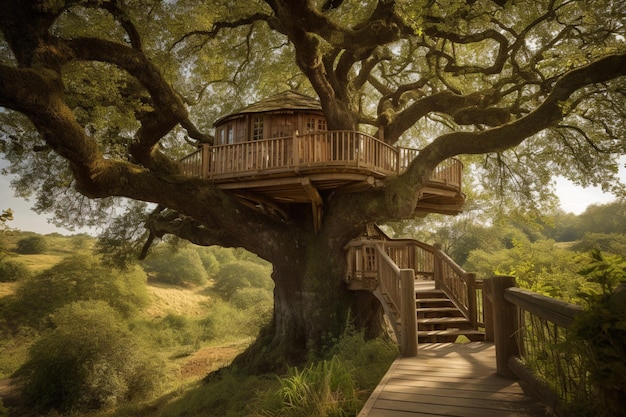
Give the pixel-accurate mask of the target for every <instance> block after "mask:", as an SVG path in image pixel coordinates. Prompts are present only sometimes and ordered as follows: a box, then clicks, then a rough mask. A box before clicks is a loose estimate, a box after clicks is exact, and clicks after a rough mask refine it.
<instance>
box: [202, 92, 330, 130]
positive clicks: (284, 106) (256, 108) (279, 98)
mask: <svg viewBox="0 0 626 417" xmlns="http://www.w3.org/2000/svg"><path fill="white" fill-rule="evenodd" d="M294 110H302V111H310V112H312V113H317V114H319V113H321V111H322V106H321V105H320V102H319V100H317V99H315V98H313V97H309V96H307V95H305V94H302V93H298V92H297V91H293V90H287V91H283V92H282V93H279V94H276V95H274V96H271V97H268V98H266V99H263V100H261V101H258V102H256V103H253V104H250V105H249V106H246V107H243V108H241V109H239V110H237V111H235V112H234V113H231V114H228V115H226V116H224V117H221V118H220V119H218V120H216V121H215V123H214V126H219V125H221V124H222V123H224V122H226V121H228V120H231V119H235V118H237V117H240V116H242V115H244V114H250V113H268V112H281V111H294Z"/></svg>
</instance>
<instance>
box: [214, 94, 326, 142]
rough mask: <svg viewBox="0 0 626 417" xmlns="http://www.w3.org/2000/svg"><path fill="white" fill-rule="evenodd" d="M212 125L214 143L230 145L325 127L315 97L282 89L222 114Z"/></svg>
mask: <svg viewBox="0 0 626 417" xmlns="http://www.w3.org/2000/svg"><path fill="white" fill-rule="evenodd" d="M214 126H215V140H216V145H230V144H234V143H241V142H248V141H254V140H263V139H276V138H285V137H291V136H293V135H294V133H296V134H297V133H312V132H317V131H326V119H325V118H324V114H323V113H322V108H321V107H320V104H319V102H318V101H317V100H315V99H313V98H311V97H308V96H305V95H304V94H300V93H297V92H295V91H285V92H283V93H280V94H278V95H276V96H273V97H270V98H268V99H265V100H262V101H260V102H258V103H255V104H252V105H250V106H248V107H245V108H243V109H241V110H239V111H237V112H235V113H233V114H229V115H227V116H224V117H222V118H221V119H219V120H217V121H216V122H215V123H214Z"/></svg>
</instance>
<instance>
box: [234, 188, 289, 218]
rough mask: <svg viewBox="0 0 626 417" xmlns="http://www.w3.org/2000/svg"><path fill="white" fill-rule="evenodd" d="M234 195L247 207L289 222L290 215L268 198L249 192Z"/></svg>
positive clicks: (239, 192) (238, 192)
mask: <svg viewBox="0 0 626 417" xmlns="http://www.w3.org/2000/svg"><path fill="white" fill-rule="evenodd" d="M233 195H234V196H235V197H236V198H237V200H238V201H239V202H240V203H241V204H243V205H245V206H246V207H249V208H251V209H253V210H256V211H260V212H261V213H263V214H267V215H269V216H271V217H274V218H275V219H276V220H289V214H288V213H287V212H286V211H285V210H284V209H283V208H282V207H281V206H280V205H278V204H276V202H275V201H274V200H272V199H270V198H268V197H265V196H263V195H260V194H255V193H251V192H247V191H237V192H236V193H233Z"/></svg>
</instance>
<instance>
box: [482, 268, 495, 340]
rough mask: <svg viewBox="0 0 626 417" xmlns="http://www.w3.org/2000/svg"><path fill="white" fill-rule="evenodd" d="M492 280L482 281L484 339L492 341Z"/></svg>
mask: <svg viewBox="0 0 626 417" xmlns="http://www.w3.org/2000/svg"><path fill="white" fill-rule="evenodd" d="M492 282H493V281H492V280H490V279H486V280H484V281H483V316H484V317H483V321H484V324H485V340H486V341H487V342H493V341H494V340H493V295H492V294H493V288H492V287H493V286H492V285H491V284H492Z"/></svg>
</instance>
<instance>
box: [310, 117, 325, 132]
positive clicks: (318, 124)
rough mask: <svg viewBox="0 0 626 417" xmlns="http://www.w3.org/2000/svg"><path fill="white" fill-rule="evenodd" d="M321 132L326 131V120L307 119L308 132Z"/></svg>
mask: <svg viewBox="0 0 626 417" xmlns="http://www.w3.org/2000/svg"><path fill="white" fill-rule="evenodd" d="M320 130H326V120H324V119H322V118H316V117H309V118H307V119H306V131H307V132H317V131H320Z"/></svg>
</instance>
